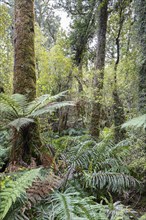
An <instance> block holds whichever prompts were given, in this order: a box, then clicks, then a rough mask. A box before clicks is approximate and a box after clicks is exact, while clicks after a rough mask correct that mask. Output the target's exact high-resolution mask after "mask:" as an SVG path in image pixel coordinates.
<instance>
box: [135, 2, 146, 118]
mask: <svg viewBox="0 0 146 220" xmlns="http://www.w3.org/2000/svg"><path fill="white" fill-rule="evenodd" d="M135 3H136V4H135V8H136V13H137V42H138V46H139V49H140V60H141V62H139V110H140V112H141V113H142V114H143V113H145V112H146V0H136V1H135Z"/></svg>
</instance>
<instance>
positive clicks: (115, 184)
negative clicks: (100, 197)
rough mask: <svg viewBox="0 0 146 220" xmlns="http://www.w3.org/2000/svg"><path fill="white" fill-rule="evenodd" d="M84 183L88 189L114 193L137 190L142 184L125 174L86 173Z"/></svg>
mask: <svg viewBox="0 0 146 220" xmlns="http://www.w3.org/2000/svg"><path fill="white" fill-rule="evenodd" d="M83 182H84V183H85V184H86V185H85V186H86V187H92V188H99V189H103V188H106V189H107V190H110V191H113V192H119V191H122V190H123V189H129V188H136V186H138V185H139V184H140V183H139V182H138V181H137V180H136V179H135V178H134V177H132V176H129V175H125V174H123V173H114V172H102V171H100V172H97V173H96V172H93V173H87V172H84V175H83Z"/></svg>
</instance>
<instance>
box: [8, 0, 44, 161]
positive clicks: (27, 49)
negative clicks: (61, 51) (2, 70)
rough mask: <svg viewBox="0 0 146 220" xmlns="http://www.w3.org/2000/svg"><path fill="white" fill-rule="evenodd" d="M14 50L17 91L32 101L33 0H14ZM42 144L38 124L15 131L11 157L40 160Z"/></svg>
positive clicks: (33, 96) (33, 70)
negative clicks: (18, 131)
mask: <svg viewBox="0 0 146 220" xmlns="http://www.w3.org/2000/svg"><path fill="white" fill-rule="evenodd" d="M14 51H15V60H14V61H15V62H14V79H13V89H14V93H20V94H24V95H26V96H27V98H28V100H29V101H32V100H34V99H35V97H36V74H35V52H34V0H15V35H14ZM40 147H41V141H40V135H39V128H38V124H37V123H36V124H31V125H30V126H28V127H27V128H26V129H23V130H22V132H21V134H16V132H15V135H14V140H13V152H12V155H11V156H12V158H11V160H12V161H13V162H14V161H16V163H19V162H20V160H23V161H24V162H26V163H29V162H30V160H31V157H32V156H33V157H35V158H36V159H37V160H39V155H38V152H39V149H40ZM15 149H16V150H15Z"/></svg>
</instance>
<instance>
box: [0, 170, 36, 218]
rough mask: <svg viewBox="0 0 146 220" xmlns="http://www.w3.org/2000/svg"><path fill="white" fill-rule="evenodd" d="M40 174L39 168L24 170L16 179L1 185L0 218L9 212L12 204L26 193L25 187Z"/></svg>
mask: <svg viewBox="0 0 146 220" xmlns="http://www.w3.org/2000/svg"><path fill="white" fill-rule="evenodd" d="M39 176H40V169H34V170H30V171H26V172H24V174H22V175H21V176H20V177H18V178H16V180H11V181H8V183H7V184H6V185H5V186H4V187H2V189H1V192H0V201H1V205H0V220H3V219H4V218H5V216H6V215H7V213H8V212H9V210H10V208H11V207H12V205H13V204H14V203H15V202H16V201H17V200H18V199H19V198H22V197H23V195H25V194H26V189H27V188H28V187H30V186H31V184H32V182H33V181H34V179H36V178H37V177H39Z"/></svg>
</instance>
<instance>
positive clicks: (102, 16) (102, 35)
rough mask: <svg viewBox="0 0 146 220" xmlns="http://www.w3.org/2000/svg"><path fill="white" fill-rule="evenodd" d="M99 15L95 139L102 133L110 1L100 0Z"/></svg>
mask: <svg viewBox="0 0 146 220" xmlns="http://www.w3.org/2000/svg"><path fill="white" fill-rule="evenodd" d="M99 2H100V6H99V15H98V33H97V38H98V42H97V52H96V61H95V73H94V77H93V90H94V91H93V104H92V110H91V126H90V131H91V135H92V136H93V137H94V138H98V137H99V133H100V124H99V122H100V112H101V97H102V88H103V78H104V66H105V46H106V30H107V18H108V12H107V8H108V0H100V1H99Z"/></svg>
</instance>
